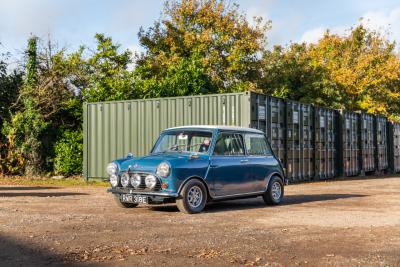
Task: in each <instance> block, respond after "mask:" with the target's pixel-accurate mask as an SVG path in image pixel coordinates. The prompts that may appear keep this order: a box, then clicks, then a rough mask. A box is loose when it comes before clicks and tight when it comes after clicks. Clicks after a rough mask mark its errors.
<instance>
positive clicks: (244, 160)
mask: <svg viewBox="0 0 400 267" xmlns="http://www.w3.org/2000/svg"><path fill="white" fill-rule="evenodd" d="M248 161H249V160H248V159H242V160H241V161H240V163H246V162H248Z"/></svg>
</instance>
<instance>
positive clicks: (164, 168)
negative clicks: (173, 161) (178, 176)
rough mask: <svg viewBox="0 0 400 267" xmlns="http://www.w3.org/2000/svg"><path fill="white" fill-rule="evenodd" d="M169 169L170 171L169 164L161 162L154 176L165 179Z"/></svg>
mask: <svg viewBox="0 0 400 267" xmlns="http://www.w3.org/2000/svg"><path fill="white" fill-rule="evenodd" d="M170 169H171V167H170V166H169V164H168V163H167V162H161V163H160V164H159V165H158V166H157V171H156V174H157V175H158V176H161V177H167V176H168V175H169V172H170Z"/></svg>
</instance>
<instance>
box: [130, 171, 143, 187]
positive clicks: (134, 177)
mask: <svg viewBox="0 0 400 267" xmlns="http://www.w3.org/2000/svg"><path fill="white" fill-rule="evenodd" d="M141 180H142V179H141V178H140V175H139V174H137V173H135V174H134V175H132V176H131V185H132V186H133V187H134V188H138V187H139V186H140V183H141Z"/></svg>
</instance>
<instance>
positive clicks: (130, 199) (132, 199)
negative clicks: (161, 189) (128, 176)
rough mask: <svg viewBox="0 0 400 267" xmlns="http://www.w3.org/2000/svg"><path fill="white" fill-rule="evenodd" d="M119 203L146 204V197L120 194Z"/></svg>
mask: <svg viewBox="0 0 400 267" xmlns="http://www.w3.org/2000/svg"><path fill="white" fill-rule="evenodd" d="M121 201H122V202H125V203H140V204H147V197H146V196H140V195H131V194H122V195H121Z"/></svg>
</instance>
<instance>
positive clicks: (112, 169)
mask: <svg viewBox="0 0 400 267" xmlns="http://www.w3.org/2000/svg"><path fill="white" fill-rule="evenodd" d="M106 169H107V173H108V174H109V175H113V174H117V172H118V165H117V164H115V163H114V162H111V163H110V164H108V165H107V168H106Z"/></svg>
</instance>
